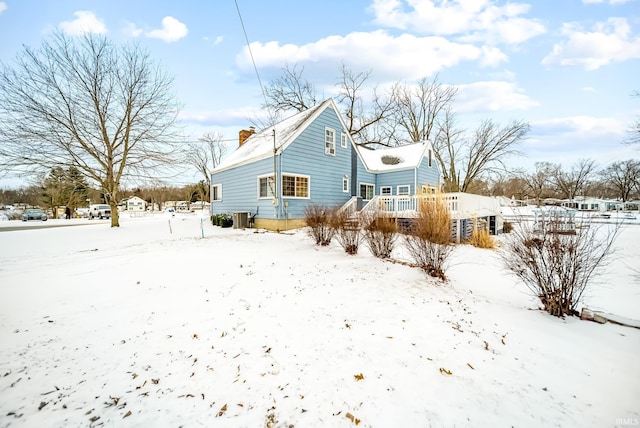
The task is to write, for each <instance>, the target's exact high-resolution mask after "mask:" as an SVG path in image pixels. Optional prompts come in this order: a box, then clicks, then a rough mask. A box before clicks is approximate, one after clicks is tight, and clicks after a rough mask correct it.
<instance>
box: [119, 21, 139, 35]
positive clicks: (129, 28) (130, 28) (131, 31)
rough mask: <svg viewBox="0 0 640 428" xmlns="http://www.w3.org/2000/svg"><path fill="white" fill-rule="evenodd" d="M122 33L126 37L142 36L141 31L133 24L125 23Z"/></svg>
mask: <svg viewBox="0 0 640 428" xmlns="http://www.w3.org/2000/svg"><path fill="white" fill-rule="evenodd" d="M122 32H123V33H124V34H125V36H127V37H140V35H141V34H142V29H140V28H138V27H137V26H136V24H134V23H133V22H127V23H125V26H124V28H123V29H122Z"/></svg>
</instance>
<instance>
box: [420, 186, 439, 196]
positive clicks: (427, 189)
mask: <svg viewBox="0 0 640 428" xmlns="http://www.w3.org/2000/svg"><path fill="white" fill-rule="evenodd" d="M434 193H436V188H435V187H433V186H424V185H423V186H422V194H423V195H433V194H434Z"/></svg>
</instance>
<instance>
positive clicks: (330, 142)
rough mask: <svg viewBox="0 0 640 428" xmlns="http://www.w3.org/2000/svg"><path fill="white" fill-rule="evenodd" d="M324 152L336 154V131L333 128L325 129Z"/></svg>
mask: <svg viewBox="0 0 640 428" xmlns="http://www.w3.org/2000/svg"><path fill="white" fill-rule="evenodd" d="M324 154H325V155H331V156H335V154H336V131H334V130H333V129H331V128H325V129H324Z"/></svg>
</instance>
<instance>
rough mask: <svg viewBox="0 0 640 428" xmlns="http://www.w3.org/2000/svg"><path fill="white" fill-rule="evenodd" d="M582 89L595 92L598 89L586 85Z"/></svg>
mask: <svg viewBox="0 0 640 428" xmlns="http://www.w3.org/2000/svg"><path fill="white" fill-rule="evenodd" d="M582 90H583V91H584V92H595V91H596V90H595V88H594V87H592V86H585V87H584V88H582Z"/></svg>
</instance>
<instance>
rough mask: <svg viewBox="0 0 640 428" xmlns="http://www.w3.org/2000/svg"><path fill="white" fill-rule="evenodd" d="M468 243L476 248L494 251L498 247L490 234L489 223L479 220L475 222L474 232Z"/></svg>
mask: <svg viewBox="0 0 640 428" xmlns="http://www.w3.org/2000/svg"><path fill="white" fill-rule="evenodd" d="M467 243H468V244H471V245H473V246H474V247H477V248H484V249H493V248H495V247H496V243H495V241H494V240H493V238H492V237H491V235H490V234H489V230H488V227H487V222H486V221H483V220H479V219H475V220H474V225H473V232H472V233H471V238H469V240H468V242H467Z"/></svg>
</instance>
